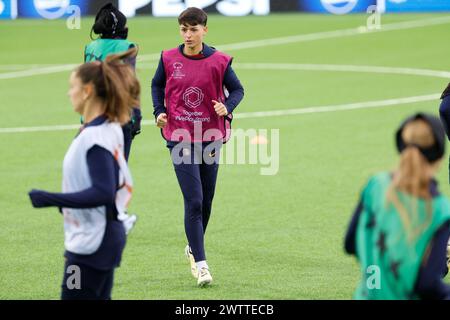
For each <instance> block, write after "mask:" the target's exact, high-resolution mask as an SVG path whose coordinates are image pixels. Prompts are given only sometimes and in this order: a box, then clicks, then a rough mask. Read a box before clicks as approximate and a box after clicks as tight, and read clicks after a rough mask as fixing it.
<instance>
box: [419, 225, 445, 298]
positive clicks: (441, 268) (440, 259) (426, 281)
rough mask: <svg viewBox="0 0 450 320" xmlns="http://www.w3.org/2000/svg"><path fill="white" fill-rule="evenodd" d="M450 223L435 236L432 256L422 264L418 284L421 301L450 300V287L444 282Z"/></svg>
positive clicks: (431, 250)
mask: <svg viewBox="0 0 450 320" xmlns="http://www.w3.org/2000/svg"><path fill="white" fill-rule="evenodd" d="M449 237H450V223H449V222H447V223H445V224H444V225H443V226H442V227H441V228H439V230H438V231H437V232H436V234H435V235H434V237H433V239H432V242H431V249H430V254H429V255H428V256H427V258H425V260H424V263H423V264H422V266H421V268H420V270H419V274H418V277H417V282H416V293H417V294H418V295H419V296H420V298H421V299H435V300H443V299H445V300H449V299H450V286H448V285H447V284H445V283H444V282H443V281H442V277H443V276H444V274H445V273H446V271H447V261H446V260H447V242H448V239H449Z"/></svg>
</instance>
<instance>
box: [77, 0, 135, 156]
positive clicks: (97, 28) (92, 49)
mask: <svg viewBox="0 0 450 320" xmlns="http://www.w3.org/2000/svg"><path fill="white" fill-rule="evenodd" d="M92 33H95V34H96V35H98V36H99V38H98V39H96V40H93V41H92V42H91V43H90V44H88V45H87V46H86V48H85V49H84V62H91V61H103V60H105V59H106V57H107V56H108V55H111V54H118V53H123V52H125V51H127V50H129V49H131V48H137V45H136V44H135V43H133V42H130V41H128V40H127V38H128V27H127V18H126V17H125V15H124V14H123V13H122V12H120V11H119V10H118V9H117V8H116V7H115V6H114V5H112V4H111V3H108V4H106V5H105V6H103V7H102V8H101V9H100V10H99V12H98V13H97V15H96V17H95V23H94V25H93V26H92V29H91V39H93V37H92ZM126 62H127V63H129V64H130V65H131V66H132V67H133V69H136V57H133V58H130V59H127V60H126ZM132 110H133V111H132V116H131V120H130V121H129V122H128V123H126V124H124V125H123V127H122V129H123V135H124V140H125V159H127V161H128V157H129V155H130V149H131V143H132V140H133V139H134V137H135V136H136V135H138V134H139V133H140V132H141V120H142V115H141V109H140V106H139V105H136V106H133V109H132Z"/></svg>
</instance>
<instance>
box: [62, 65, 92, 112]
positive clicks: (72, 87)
mask: <svg viewBox="0 0 450 320" xmlns="http://www.w3.org/2000/svg"><path fill="white" fill-rule="evenodd" d="M67 95H68V96H69V98H70V102H71V103H72V106H73V110H74V111H75V112H78V113H79V114H83V111H84V105H85V102H86V100H87V98H88V96H89V92H88V90H87V87H86V85H84V84H83V83H82V81H81V79H80V78H79V77H78V76H77V73H76V72H75V71H74V72H72V74H71V75H70V79H69V91H68V92H67Z"/></svg>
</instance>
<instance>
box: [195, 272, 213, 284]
mask: <svg viewBox="0 0 450 320" xmlns="http://www.w3.org/2000/svg"><path fill="white" fill-rule="evenodd" d="M212 280H213V279H212V276H211V273H210V272H209V269H208V268H201V269H200V271H199V273H198V279H197V285H198V286H199V287H205V286H207V285H210V284H211V283H212Z"/></svg>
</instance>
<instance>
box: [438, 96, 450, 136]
mask: <svg viewBox="0 0 450 320" xmlns="http://www.w3.org/2000/svg"><path fill="white" fill-rule="evenodd" d="M444 94H445V92H444V93H443V94H442V96H443V98H442V102H441V105H440V107H439V115H440V117H441V122H442V125H443V126H444V129H445V133H447V137H448V139H450V95H444Z"/></svg>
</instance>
